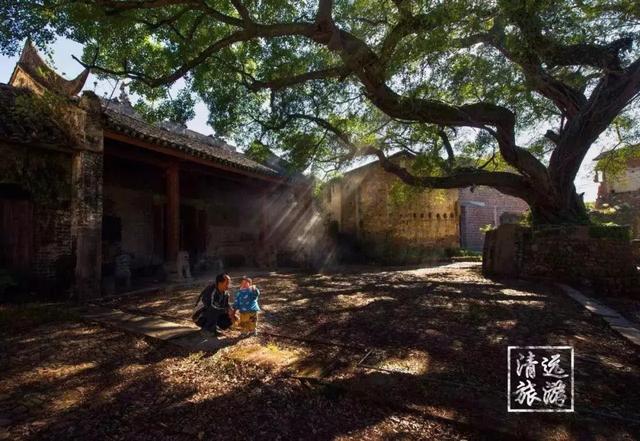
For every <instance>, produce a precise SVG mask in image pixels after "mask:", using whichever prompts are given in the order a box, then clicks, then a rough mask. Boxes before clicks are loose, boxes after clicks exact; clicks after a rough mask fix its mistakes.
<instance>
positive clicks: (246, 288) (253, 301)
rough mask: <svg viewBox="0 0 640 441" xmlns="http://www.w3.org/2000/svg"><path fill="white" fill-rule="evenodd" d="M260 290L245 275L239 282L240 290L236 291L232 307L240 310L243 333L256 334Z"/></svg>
mask: <svg viewBox="0 0 640 441" xmlns="http://www.w3.org/2000/svg"><path fill="white" fill-rule="evenodd" d="M259 296H260V290H259V289H258V287H257V286H255V285H253V282H252V281H251V279H250V278H248V277H247V276H244V277H243V278H242V281H241V282H240V290H239V291H238V292H237V293H236V297H235V301H234V302H233V308H234V309H237V310H238V311H240V323H239V326H240V330H241V331H242V332H243V335H258V331H257V330H256V328H257V325H258V311H260V306H258V297H259Z"/></svg>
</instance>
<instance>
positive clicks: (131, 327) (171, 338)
mask: <svg viewBox="0 0 640 441" xmlns="http://www.w3.org/2000/svg"><path fill="white" fill-rule="evenodd" d="M81 315H82V316H83V317H84V318H85V319H86V320H88V321H91V322H96V323H99V324H102V325H107V326H111V327H114V328H116V329H120V330H123V331H127V332H130V333H133V334H138V335H144V336H147V337H151V338H156V339H159V340H163V341H167V342H169V343H171V344H175V345H177V346H180V347H183V348H185V349H188V350H191V351H205V352H215V351H217V350H218V349H220V348H223V347H226V346H229V345H231V344H234V343H235V342H236V341H237V339H234V338H225V337H221V338H216V337H213V336H210V335H208V334H205V333H203V332H202V331H201V330H200V329H199V328H198V327H196V326H195V325H185V324H180V323H175V322H170V321H168V320H164V319H162V318H159V317H154V316H144V315H136V314H131V313H128V312H124V311H120V310H118V309H109V308H104V307H101V306H95V305H92V306H89V307H87V308H86V309H85V310H84V311H82V312H81Z"/></svg>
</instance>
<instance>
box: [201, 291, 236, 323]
mask: <svg viewBox="0 0 640 441" xmlns="http://www.w3.org/2000/svg"><path fill="white" fill-rule="evenodd" d="M200 300H202V304H203V305H204V310H203V311H202V314H201V318H200V319H199V321H198V322H197V324H198V326H200V327H201V328H202V329H204V330H205V331H211V332H215V330H216V326H217V327H218V328H220V329H227V328H229V327H230V326H231V319H230V318H229V314H228V310H229V294H228V293H226V292H220V291H218V288H217V287H216V285H215V283H212V284H211V285H209V286H207V287H206V288H205V289H203V290H202V292H201V293H200V296H199V297H198V302H200ZM198 302H196V303H198Z"/></svg>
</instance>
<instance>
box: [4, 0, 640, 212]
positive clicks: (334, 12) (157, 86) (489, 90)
mask: <svg viewBox="0 0 640 441" xmlns="http://www.w3.org/2000/svg"><path fill="white" fill-rule="evenodd" d="M0 4H2V9H3V15H5V16H6V17H9V20H7V21H5V22H4V23H3V24H2V25H0V48H1V49H2V51H3V52H5V53H7V52H13V51H15V50H17V48H18V46H19V44H20V42H21V41H22V40H23V39H24V38H27V37H30V38H32V39H33V40H34V41H35V42H36V43H38V44H40V45H46V44H47V43H49V42H51V41H52V40H53V39H55V38H56V36H60V35H62V36H65V37H68V38H71V39H73V40H76V41H78V42H81V43H82V44H84V47H85V52H84V54H83V57H82V63H84V64H85V65H87V66H90V67H92V68H93V70H94V72H97V73H102V74H103V75H112V76H119V77H127V78H129V79H131V80H132V82H131V87H132V90H134V91H135V92H137V93H139V94H141V95H142V96H146V97H150V98H155V99H157V98H158V97H163V96H166V94H165V93H164V92H162V91H166V89H167V88H168V87H170V86H171V85H172V84H174V83H175V82H176V81H178V80H179V79H184V81H185V83H184V85H185V86H184V87H185V91H184V92H182V93H181V95H180V98H179V99H177V100H171V101H170V102H169V103H167V104H164V106H165V107H164V108H161V111H160V113H157V112H156V113H155V114H154V113H153V112H151V111H149V112H148V113H149V114H150V115H151V116H152V117H153V118H160V117H162V116H163V115H164V114H166V115H169V116H171V115H177V116H178V118H180V117H182V116H184V115H189V111H188V106H189V105H192V103H193V100H192V99H190V98H189V95H191V94H193V95H197V96H198V97H199V98H200V99H202V100H203V101H204V102H205V103H206V104H207V106H208V107H209V110H210V112H211V117H210V118H211V121H210V122H211V124H212V126H213V127H214V129H215V130H216V131H217V132H218V134H219V135H223V136H228V137H232V138H234V139H235V141H236V142H239V143H241V144H244V145H248V144H252V148H253V149H260V148H261V146H275V147H277V148H279V149H280V150H283V151H284V152H285V154H286V156H287V158H288V159H289V160H290V161H292V162H293V163H294V164H296V165H297V166H299V167H300V168H307V167H311V168H312V169H316V170H324V171H329V170H333V169H335V168H338V169H339V168H340V167H344V166H346V165H348V164H349V163H350V162H352V161H354V160H356V159H357V158H359V157H360V156H361V155H375V156H377V157H378V158H379V159H380V160H381V164H382V166H383V167H384V168H385V169H387V170H388V171H390V172H392V173H395V174H396V175H398V176H399V177H400V178H401V179H402V180H403V181H405V182H406V183H408V184H410V185H415V186H422V187H431V188H454V187H462V186H469V185H489V186H493V187H495V188H497V189H498V190H500V191H502V192H504V193H506V194H510V195H515V196H518V197H521V198H523V199H525V200H526V201H527V202H528V203H529V204H530V205H531V207H532V212H533V216H534V220H537V221H538V222H584V221H585V219H586V216H585V213H586V211H585V209H584V204H583V203H582V201H581V197H580V196H579V195H577V194H576V191H575V186H574V184H573V181H574V179H575V176H576V174H577V172H578V169H579V167H580V164H581V163H582V161H583V159H584V157H585V155H586V153H587V151H588V150H589V148H590V147H591V146H592V145H593V143H594V142H595V140H596V139H597V138H598V137H599V136H600V135H601V134H602V133H603V132H605V131H607V130H614V131H615V132H616V133H617V134H618V135H620V137H622V138H624V139H626V140H628V141H629V142H630V143H633V142H637V141H638V139H637V137H638V134H637V131H636V132H634V130H633V128H634V127H635V124H636V123H635V118H636V117H637V115H638V109H637V100H636V98H637V97H638V93H639V92H640V49H639V47H638V31H639V30H640V4H639V3H638V2H636V1H633V0H593V1H582V0H575V1H557V0H553V1H551V0H523V1H517V0H498V1H481V0H477V1H473V0H447V1H429V0H423V1H420V0H415V1H413V0H393V1H391V0H389V1H371V0H351V1H340V0H336V1H330V0H319V1H307V0H303V1H285V0H272V1H257V0H230V1H222V0H96V1H81V0H80V1H79V0H18V1H9V0H0ZM171 102H175V103H176V105H175V106H174V107H177V110H175V109H174V108H173V107H172V105H171ZM147 110H150V109H147ZM151 110H152V109H151ZM396 150H407V151H410V152H412V153H414V154H416V158H417V159H416V164H415V167H414V168H413V169H412V170H406V169H403V168H400V167H399V166H397V165H396V164H395V163H393V162H392V161H389V160H387V154H388V153H389V152H392V151H396Z"/></svg>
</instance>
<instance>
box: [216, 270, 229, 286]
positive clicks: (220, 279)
mask: <svg viewBox="0 0 640 441" xmlns="http://www.w3.org/2000/svg"><path fill="white" fill-rule="evenodd" d="M227 278H229V275H228V274H227V273H220V274H218V275H217V276H216V286H217V285H218V284H219V283H221V282H224V280H225V279H227Z"/></svg>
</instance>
